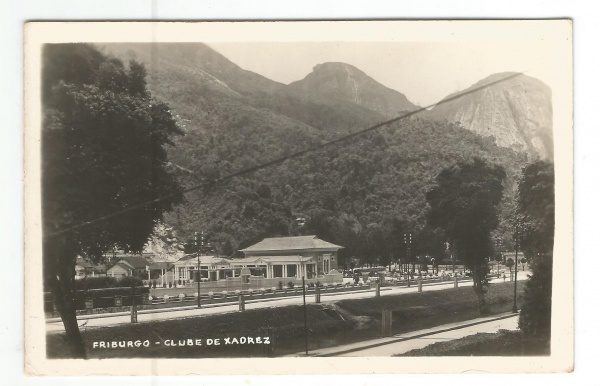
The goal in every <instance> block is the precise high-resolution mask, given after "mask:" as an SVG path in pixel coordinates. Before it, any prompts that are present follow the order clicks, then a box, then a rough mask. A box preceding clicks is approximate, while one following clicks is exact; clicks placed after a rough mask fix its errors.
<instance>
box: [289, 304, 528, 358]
mask: <svg viewBox="0 0 600 386" xmlns="http://www.w3.org/2000/svg"><path fill="white" fill-rule="evenodd" d="M518 320H519V318H518V314H512V313H505V314H502V315H495V316H493V317H486V318H477V319H473V320H468V321H464V322H459V323H451V324H446V325H442V326H437V327H434V328H430V329H425V330H418V331H411V332H409V333H406V334H399V335H394V336H393V337H390V338H380V339H373V340H369V341H362V342H358V343H352V344H348V345H343V346H337V347H328V348H323V349H319V350H314V351H309V353H308V354H309V356H345V357H368V356H386V357H390V356H393V355H398V354H404V353H406V352H409V351H411V350H415V349H420V348H423V347H426V346H429V345H430V344H433V343H437V342H444V341H448V340H454V339H459V338H464V337H466V336H469V335H474V334H477V333H480V332H488V333H494V332H498V330H501V329H504V330H516V329H518V326H517V323H518ZM290 356H306V355H305V353H304V352H301V353H297V354H294V355H290Z"/></svg>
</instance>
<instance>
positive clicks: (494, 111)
mask: <svg viewBox="0 0 600 386" xmlns="http://www.w3.org/2000/svg"><path fill="white" fill-rule="evenodd" d="M511 74H513V73H499V74H494V75H490V76H488V77H487V78H485V79H482V80H480V81H479V82H477V83H475V84H474V85H472V86H471V87H469V88H467V89H465V90H462V91H460V92H459V93H463V92H467V91H470V90H472V89H474V88H477V87H481V86H483V85H486V84H489V83H491V82H494V81H497V80H500V79H502V78H506V77H507V76H510V75H511ZM456 94H458V93H455V94H452V95H449V96H448V97H447V98H450V97H452V96H454V95H456ZM427 116H428V117H430V118H432V119H436V120H440V121H448V122H460V124H461V125H462V126H463V127H464V128H466V129H468V130H471V131H473V132H475V133H477V134H479V135H482V136H493V137H494V138H495V140H496V143H497V144H498V145H500V146H505V147H511V148H514V149H516V150H519V151H525V152H526V153H528V154H529V155H531V156H533V157H540V158H542V159H550V160H551V159H553V155H554V145H553V135H552V92H551V90H550V87H548V86H547V85H546V84H544V83H543V82H541V81H539V80H538V79H535V78H532V77H530V76H526V75H520V76H517V77H514V78H511V79H509V80H506V81H504V82H500V83H497V84H494V85H492V86H490V87H487V88H484V89H482V90H479V91H476V92H474V93H472V94H468V95H465V96H463V97H461V98H458V99H455V100H453V101H449V102H447V103H443V104H438V105H437V106H435V107H434V108H433V109H432V110H431V111H429V112H428V114H427Z"/></svg>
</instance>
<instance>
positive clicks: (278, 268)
mask: <svg viewBox="0 0 600 386" xmlns="http://www.w3.org/2000/svg"><path fill="white" fill-rule="evenodd" d="M273 277H283V265H274V266H273Z"/></svg>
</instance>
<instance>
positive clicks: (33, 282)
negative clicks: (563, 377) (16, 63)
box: [25, 20, 573, 375]
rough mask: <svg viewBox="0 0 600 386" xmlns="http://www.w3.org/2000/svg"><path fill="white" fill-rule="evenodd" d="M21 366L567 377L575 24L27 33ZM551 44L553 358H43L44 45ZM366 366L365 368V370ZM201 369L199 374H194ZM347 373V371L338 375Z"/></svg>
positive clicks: (52, 371)
mask: <svg viewBox="0 0 600 386" xmlns="http://www.w3.org/2000/svg"><path fill="white" fill-rule="evenodd" d="M25 38H26V39H25V52H26V57H25V58H26V62H25V89H26V94H25V106H26V112H27V114H26V121H25V128H26V129H25V155H26V156H25V175H26V180H25V188H26V200H27V201H26V218H25V221H26V224H27V226H26V239H25V243H26V244H25V245H26V261H25V263H26V267H25V268H26V272H28V275H27V277H26V283H25V284H26V290H27V291H28V292H29V296H28V297H27V298H26V320H25V332H26V335H25V344H26V345H25V347H26V354H27V362H26V368H27V370H28V371H29V372H31V373H32V374H44V375H85V374H89V373H90V372H92V373H97V372H101V373H105V374H109V375H114V374H119V375H182V374H196V375H198V374H218V375H226V374H241V375H254V374H275V375H278V374H315V373H317V374H336V373H340V372H343V373H357V374H364V373H371V372H372V373H376V374H382V373H386V372H390V373H424V372H425V373H456V372H476V373H477V372H494V373H506V372H508V373H519V372H565V371H569V370H570V369H571V368H572V362H573V318H572V309H573V282H572V221H573V213H572V194H573V191H572V185H571V181H572V170H573V165H572V160H573V153H572V131H571V129H570V128H571V127H572V121H571V114H572V110H571V106H572V92H571V90H572V84H571V81H572V78H571V74H572V62H571V41H572V40H571V39H572V37H571V23H570V21H568V20H553V21H378V22H368V21H360V22H358V21H355V22H278V23H265V22H252V23H248V22H246V23H244V22H239V23H143V22H140V23H30V24H28V25H27V26H26V34H25ZM274 39H275V40H276V41H285V42H293V41H347V42H354V41H374V42H378V41H442V42H443V41H448V42H451V41H452V42H455V41H464V40H473V39H477V40H482V41H489V42H490V44H493V42H494V41H503V42H504V41H507V40H508V41H515V42H518V41H523V40H526V41H532V40H533V41H540V42H541V41H543V40H545V41H551V42H552V43H553V47H554V52H553V55H552V58H551V59H552V61H553V63H559V66H558V67H559V68H560V71H557V72H556V73H555V74H554V78H553V79H552V80H553V84H554V86H555V89H554V90H553V111H554V126H555V127H560V128H562V129H561V130H557V131H555V135H554V137H555V142H556V144H557V145H556V146H555V151H554V154H555V164H556V168H555V170H556V184H557V189H556V213H557V232H556V235H557V236H556V241H555V256H556V257H555V275H554V292H553V310H554V312H553V317H552V324H553V334H552V344H551V352H552V354H551V356H550V357H540V358H531V357H526V358H506V357H471V358H468V359H467V360H466V359H465V358H443V359H439V358H435V359H434V358H377V359H376V360H375V359H372V358H295V359H280V358H277V359H200V360H197V359H195V360H183V359H175V360H171V359H169V360H165V359H163V360H158V359H152V360H145V359H129V360H123V359H109V360H101V361H100V360H87V361H81V360H46V359H45V349H44V348H45V347H44V346H45V345H44V344H43V342H45V321H44V317H43V313H42V312H41V310H42V309H43V307H42V303H41V296H40V295H41V293H42V289H41V280H40V279H41V267H40V264H39V261H40V257H39V256H40V254H41V229H40V223H39V219H40V207H39V202H40V196H39V181H40V174H39V173H40V168H39V165H40V159H39V143H40V131H39V127H40V123H41V117H40V114H39V112H40V111H41V106H40V95H39V91H40V54H41V47H42V45H43V44H44V43H56V42H73V41H77V42H115V41H126V42H136V41H151V42H169V41H171V42H172V41H175V42H177V41H200V42H208V43H210V42H214V41H220V42H223V41H234V42H239V41H273V40H274ZM365 360H367V361H370V365H369V366H365V365H364V363H365ZM199 368H200V369H202V370H201V371H202V372H201V373H200V372H197V371H198V370H197V369H199ZM342 369H343V370H342Z"/></svg>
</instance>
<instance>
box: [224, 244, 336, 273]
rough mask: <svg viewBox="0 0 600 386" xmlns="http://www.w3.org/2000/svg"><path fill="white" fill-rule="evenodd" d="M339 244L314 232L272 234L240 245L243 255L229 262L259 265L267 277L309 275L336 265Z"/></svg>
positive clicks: (334, 267) (257, 266) (235, 264)
mask: <svg viewBox="0 0 600 386" xmlns="http://www.w3.org/2000/svg"><path fill="white" fill-rule="evenodd" d="M342 248H343V247H342V246H339V245H335V244H332V243H330V242H327V241H324V240H321V239H319V238H317V236H295V237H271V238H266V239H264V240H262V241H260V242H258V243H256V244H254V245H251V246H249V247H248V248H245V249H242V250H241V251H240V252H243V253H244V255H245V258H244V259H234V260H231V265H232V266H236V267H237V266H240V267H249V268H261V269H263V270H264V272H265V273H264V275H265V277H266V278H267V279H272V278H290V277H291V278H297V279H299V278H301V277H302V276H304V277H305V278H306V279H312V278H315V277H318V276H322V275H326V274H328V273H329V272H330V271H332V270H337V269H338V251H339V250H340V249H342Z"/></svg>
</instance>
